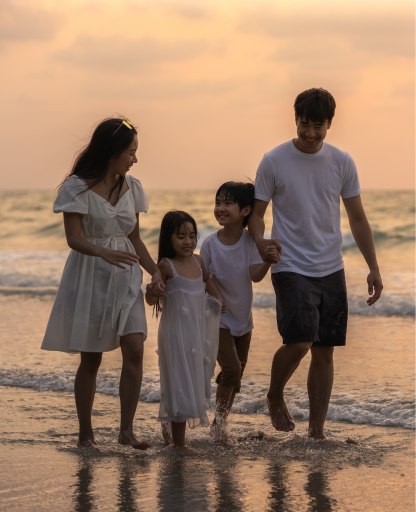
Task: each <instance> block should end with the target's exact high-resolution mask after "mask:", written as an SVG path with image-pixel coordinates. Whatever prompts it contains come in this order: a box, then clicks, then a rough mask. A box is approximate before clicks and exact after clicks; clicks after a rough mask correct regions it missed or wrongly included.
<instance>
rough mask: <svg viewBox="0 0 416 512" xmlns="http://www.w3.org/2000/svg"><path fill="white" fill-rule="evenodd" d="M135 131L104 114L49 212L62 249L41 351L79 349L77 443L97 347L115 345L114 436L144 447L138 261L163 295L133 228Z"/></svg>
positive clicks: (139, 202) (89, 434) (140, 204)
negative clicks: (138, 427)
mask: <svg viewBox="0 0 416 512" xmlns="http://www.w3.org/2000/svg"><path fill="white" fill-rule="evenodd" d="M137 145H138V140H137V131H136V129H135V128H134V127H133V126H132V124H131V123H130V122H129V121H128V120H127V119H105V120H104V121H102V122H101V123H100V124H99V125H98V126H97V128H96V129H95V131H94V133H93V135H92V138H91V141H90V142H89V144H88V145H87V146H86V148H85V149H83V150H82V151H81V153H80V154H79V155H78V157H77V158H76V160H75V163H74V165H73V168H72V171H71V172H70V173H69V175H68V176H67V177H66V178H65V180H64V182H63V184H62V185H61V188H60V191H59V194H58V197H57V198H56V201H55V204H54V208H53V210H54V212H55V213H60V212H63V214H64V224H65V234H66V238H67V241H68V245H69V247H71V249H72V251H71V252H70V254H69V257H68V260H67V262H66V265H65V269H64V272H63V275H62V280H61V283H60V286H59V289H58V293H57V296H56V299H55V303H54V306H53V309H52V313H51V316H50V319H49V323H48V327H47V329H46V333H45V338H44V340H43V344H42V349H44V350H59V351H62V352H69V353H78V352H80V353H81V363H80V365H79V368H78V371H77V374H76V377H75V385H74V388H75V402H76V407H77V413H78V420H79V440H78V447H80V448H81V447H86V448H94V447H96V445H97V443H96V442H95V440H94V434H93V430H92V425H91V412H92V406H93V402H94V395H95V386H96V379H97V372H98V369H99V367H100V364H101V358H102V353H103V352H108V351H110V350H115V349H116V348H118V347H121V352H122V355H123V367H122V371H121V379H120V402H121V421H120V433H119V438H118V442H119V443H120V444H125V445H130V446H132V447H133V448H138V449H141V450H146V449H147V448H149V447H150V444H149V443H147V442H139V441H138V440H137V439H136V437H135V435H134V433H133V418H134V414H135V412H136V407H137V401H138V399H139V394H140V386H141V382H142V366H143V343H144V341H145V339H146V332H147V326H146V317H145V311H144V301H143V293H142V291H141V283H142V271H141V269H140V265H138V262H139V259H140V264H141V266H142V267H143V268H144V269H145V270H146V271H147V272H149V274H151V276H152V284H153V288H152V289H153V291H154V294H155V295H157V296H160V297H162V296H163V295H164V287H165V286H164V284H163V281H162V276H161V273H160V270H159V269H158V267H157V265H156V264H155V263H154V261H153V260H152V258H151V257H150V255H149V253H148V252H147V249H146V247H145V245H144V244H143V242H142V240H141V239H140V233H139V213H140V212H146V211H147V210H148V207H149V201H148V198H147V195H146V193H145V191H144V190H143V188H142V185H141V183H140V181H139V180H137V179H136V178H133V177H132V176H127V173H128V171H129V170H130V168H131V166H132V165H133V164H134V163H136V162H137V159H136V151H137Z"/></svg>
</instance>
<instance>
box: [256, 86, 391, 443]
mask: <svg viewBox="0 0 416 512" xmlns="http://www.w3.org/2000/svg"><path fill="white" fill-rule="evenodd" d="M294 107H295V121H296V129H297V137H296V138H295V139H293V140H290V141H288V142H286V143H284V144H281V145H280V146H277V147H276V148H274V149H272V150H271V151H269V152H268V153H266V154H265V155H264V157H263V159H262V161H261V162H260V165H259V168H258V170H257V176H256V190H255V198H256V201H255V205H254V208H253V212H252V214H251V217H250V220H249V223H248V229H249V231H250V234H251V236H252V237H253V239H254V240H255V242H256V245H257V247H258V249H259V252H260V255H261V256H262V258H263V259H264V261H268V259H270V256H269V258H268V257H267V255H266V254H265V250H266V249H267V247H269V246H270V245H272V244H274V245H276V246H277V248H278V251H279V252H280V253H281V256H280V262H279V263H276V262H274V264H273V265H272V267H271V272H272V282H273V286H274V289H275V293H276V314H277V324H278V329H279V332H280V334H281V336H282V338H283V346H282V347H280V348H279V350H278V351H277V352H276V354H275V356H274V358H273V363H272V372H271V382H270V390H269V392H268V394H267V403H268V407H269V411H270V417H271V421H272V424H273V426H274V427H275V428H276V430H282V431H291V430H293V429H294V428H295V423H294V421H293V418H292V416H291V415H290V413H289V411H288V409H287V406H286V403H285V401H284V396H283V394H284V388H285V385H286V383H287V381H288V380H289V379H290V377H291V375H292V374H293V372H294V371H295V370H296V368H297V367H298V365H299V363H300V361H301V360H302V358H303V357H304V356H305V355H306V354H307V352H308V350H310V351H311V364H310V367H309V374H308V394H309V408H310V414H309V436H310V437H312V438H315V439H326V437H325V435H324V423H325V418H326V414H327V411H328V404H329V399H330V396H331V390H332V384H333V377H334V363H333V351H334V347H336V346H344V345H345V338H346V331H347V317H348V303H347V290H346V286H345V275H344V263H343V259H342V253H341V242H342V236H341V230H340V197H342V200H343V203H344V206H345V209H346V211H347V214H348V219H349V223H350V227H351V232H352V234H353V236H354V239H355V241H356V243H357V246H358V248H359V249H360V251H361V253H362V255H363V256H364V259H365V261H366V262H367V264H368V267H369V270H370V273H369V274H368V278H367V282H368V293H369V295H371V297H370V298H369V299H368V300H367V303H368V305H369V306H371V305H373V304H374V303H375V302H376V301H377V300H378V299H379V298H380V294H381V291H382V289H383V284H382V280H381V276H380V271H379V268H378V264H377V257H376V251H375V247H374V241H373V235H372V231H371V228H370V225H369V223H368V221H367V218H366V215H365V212H364V209H363V206H362V203H361V197H360V194H361V189H360V184H359V181H358V175H357V169H356V166H355V164H354V161H353V160H352V158H351V157H350V156H349V154H348V153H346V152H344V151H341V150H339V149H337V148H336V147H334V146H331V145H330V144H327V143H326V142H324V139H325V137H326V134H327V131H328V129H329V128H330V127H331V123H332V118H333V117H334V114H335V100H334V98H333V97H332V95H331V94H330V93H329V92H328V91H325V90H324V89H315V88H314V89H309V90H307V91H304V92H302V93H301V94H299V95H298V97H297V98H296V101H295V105H294ZM270 200H272V205H273V229H272V238H273V240H265V239H264V220H263V219H264V214H265V212H266V208H267V206H268V203H269V202H270Z"/></svg>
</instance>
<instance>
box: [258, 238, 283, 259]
mask: <svg viewBox="0 0 416 512" xmlns="http://www.w3.org/2000/svg"><path fill="white" fill-rule="evenodd" d="M257 249H258V250H259V253H260V256H261V259H262V260H263V261H265V262H266V263H278V262H279V260H280V255H281V254H282V248H281V246H280V244H279V242H278V241H277V240H276V239H274V240H265V239H264V238H263V239H262V240H261V241H259V242H257Z"/></svg>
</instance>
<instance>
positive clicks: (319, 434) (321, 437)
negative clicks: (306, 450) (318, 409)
mask: <svg viewBox="0 0 416 512" xmlns="http://www.w3.org/2000/svg"><path fill="white" fill-rule="evenodd" d="M308 437H310V438H311V439H316V440H317V441H328V438H327V437H326V435H325V434H324V432H323V430H319V431H318V430H315V429H313V428H309V430H308Z"/></svg>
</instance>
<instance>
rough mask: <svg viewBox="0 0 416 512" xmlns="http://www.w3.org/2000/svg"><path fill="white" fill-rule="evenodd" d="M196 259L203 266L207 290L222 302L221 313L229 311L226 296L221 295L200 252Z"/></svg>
mask: <svg viewBox="0 0 416 512" xmlns="http://www.w3.org/2000/svg"><path fill="white" fill-rule="evenodd" d="M195 257H196V259H197V260H198V261H199V264H200V265H201V268H202V279H203V280H204V283H205V286H206V290H207V292H208V293H209V294H210V295H211V296H212V297H214V299H217V300H218V301H219V302H221V304H222V309H221V313H225V312H226V311H227V304H226V303H225V300H224V297H223V296H222V295H221V292H220V291H219V290H218V286H217V285H216V284H215V283H214V280H213V279H212V277H211V276H210V275H209V274H208V272H207V271H206V269H205V264H204V260H203V259H202V258H201V256H199V255H198V254H195Z"/></svg>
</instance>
